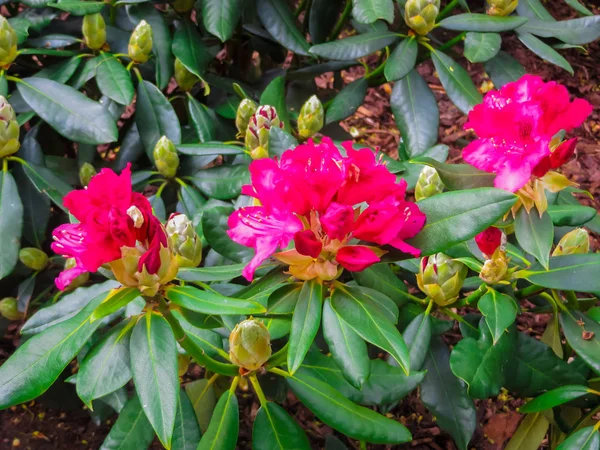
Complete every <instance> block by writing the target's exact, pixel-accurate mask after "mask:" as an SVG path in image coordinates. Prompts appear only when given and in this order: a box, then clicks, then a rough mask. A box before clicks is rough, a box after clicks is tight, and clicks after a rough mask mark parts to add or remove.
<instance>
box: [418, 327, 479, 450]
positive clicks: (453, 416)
mask: <svg viewBox="0 0 600 450" xmlns="http://www.w3.org/2000/svg"><path fill="white" fill-rule="evenodd" d="M449 360H450V353H449V352H448V347H447V346H446V344H445V343H444V341H443V340H442V339H441V338H440V337H434V338H432V340H431V346H430V348H429V352H428V354H427V358H426V359H425V364H424V366H423V369H425V370H427V374H426V375H425V378H424V379H423V382H422V383H421V400H422V401H423V404H424V405H425V406H426V407H427V409H429V411H430V412H431V413H432V414H433V415H435V417H436V418H437V423H438V424H439V426H440V427H441V428H442V429H443V430H445V431H447V432H448V433H450V435H451V436H452V437H453V438H454V442H455V443H456V446H457V447H458V448H459V450H466V449H467V448H468V444H469V441H470V440H471V437H472V436H473V432H474V431H475V426H476V412H475V406H474V405H473V400H471V399H470V398H469V396H468V395H467V389H466V387H465V385H464V383H463V382H462V381H460V380H459V379H458V378H456V377H455V376H454V374H453V373H452V371H451V370H450V361H449Z"/></svg>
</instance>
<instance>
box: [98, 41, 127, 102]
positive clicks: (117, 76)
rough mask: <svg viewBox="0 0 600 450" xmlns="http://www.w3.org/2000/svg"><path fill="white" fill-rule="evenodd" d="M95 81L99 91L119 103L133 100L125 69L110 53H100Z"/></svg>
mask: <svg viewBox="0 0 600 450" xmlns="http://www.w3.org/2000/svg"><path fill="white" fill-rule="evenodd" d="M96 81H97V83H98V88H99V89H100V91H101V92H102V93H103V94H104V95H106V96H107V97H108V98H110V99H112V100H114V101H115V102H117V103H119V104H121V105H129V104H131V102H132V101H133V94H134V93H135V91H134V89H133V83H132V82H131V76H130V74H129V72H128V71H127V69H125V67H123V64H121V62H120V61H119V59H118V58H117V57H116V56H114V55H112V54H110V53H104V52H102V53H100V56H99V57H98V63H97V67H96Z"/></svg>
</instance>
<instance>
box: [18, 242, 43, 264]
mask: <svg viewBox="0 0 600 450" xmlns="http://www.w3.org/2000/svg"><path fill="white" fill-rule="evenodd" d="M19 259H20V260H21V262H22V263H23V264H25V266H27V267H29V268H30V269H32V270H42V269H44V268H45V267H46V266H47V265H48V255H46V254H45V253H44V252H43V251H41V250H40V249H39V248H35V247H26V248H22V249H21V251H20V252H19Z"/></svg>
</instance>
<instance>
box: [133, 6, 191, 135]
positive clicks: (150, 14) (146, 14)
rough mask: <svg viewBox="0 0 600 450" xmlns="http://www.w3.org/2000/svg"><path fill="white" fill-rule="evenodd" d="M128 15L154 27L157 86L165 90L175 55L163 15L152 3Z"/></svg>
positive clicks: (137, 21)
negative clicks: (172, 51)
mask: <svg viewBox="0 0 600 450" xmlns="http://www.w3.org/2000/svg"><path fill="white" fill-rule="evenodd" d="M127 13H128V14H129V17H130V18H131V22H133V23H134V24H137V23H139V22H141V21H142V20H145V21H146V22H148V23H149V24H150V26H151V27H152V36H153V39H152V42H153V47H152V52H153V53H154V55H156V84H157V86H158V88H159V89H165V88H166V87H167V85H168V84H169V81H170V80H171V77H172V76H173V53H171V32H170V31H169V27H168V26H167V24H166V23H165V20H164V18H163V14H162V13H161V12H160V11H158V10H157V9H156V8H154V5H153V4H151V3H142V4H137V5H131V6H128V7H127ZM180 59H181V58H180ZM182 62H183V61H182ZM186 67H187V66H186ZM188 70H190V69H189V67H188ZM138 101H139V99H138ZM140 134H143V133H140ZM169 139H170V138H169ZM171 140H172V139H171ZM177 143H178V142H177Z"/></svg>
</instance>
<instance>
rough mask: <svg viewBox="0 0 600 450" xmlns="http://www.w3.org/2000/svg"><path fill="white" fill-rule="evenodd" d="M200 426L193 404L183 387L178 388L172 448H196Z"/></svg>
mask: <svg viewBox="0 0 600 450" xmlns="http://www.w3.org/2000/svg"><path fill="white" fill-rule="evenodd" d="M200 436H201V434H200V426H199V425H198V420H197V419H196V413H195V412H194V406H193V405H192V402H191V401H190V399H189V397H188V396H187V394H186V393H185V390H184V389H180V390H179V403H178V404H177V415H176V416H175V430H174V431H173V442H172V444H173V445H172V447H171V449H172V450H196V448H197V447H198V443H199V442H200Z"/></svg>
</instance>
